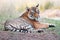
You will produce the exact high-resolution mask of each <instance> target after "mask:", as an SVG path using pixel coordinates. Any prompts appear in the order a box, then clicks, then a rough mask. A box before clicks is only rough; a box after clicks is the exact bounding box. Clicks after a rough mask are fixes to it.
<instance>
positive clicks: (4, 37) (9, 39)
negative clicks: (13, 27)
mask: <svg viewBox="0 0 60 40" xmlns="http://www.w3.org/2000/svg"><path fill="white" fill-rule="evenodd" d="M0 40H59V36H58V35H57V34H55V33H51V32H50V33H49V32H46V33H20V32H6V31H0Z"/></svg>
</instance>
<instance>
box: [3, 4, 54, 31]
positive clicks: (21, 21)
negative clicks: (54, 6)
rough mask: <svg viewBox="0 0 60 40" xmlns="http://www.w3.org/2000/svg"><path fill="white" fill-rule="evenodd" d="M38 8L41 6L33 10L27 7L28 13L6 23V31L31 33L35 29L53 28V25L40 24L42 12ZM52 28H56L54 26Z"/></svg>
mask: <svg viewBox="0 0 60 40" xmlns="http://www.w3.org/2000/svg"><path fill="white" fill-rule="evenodd" d="M38 6H39V4H38V5H36V6H34V7H31V8H28V7H27V8H26V11H25V12H24V13H23V14H22V15H21V16H20V17H18V18H15V19H10V20H6V22H5V23H4V29H5V31H8V30H9V31H14V32H16V31H18V32H28V31H29V32H31V31H32V30H35V29H40V28H48V27H51V26H52V25H47V24H41V23H39V20H38V19H39V18H40V16H39V14H40V11H39V9H38ZM52 27H54V25H53V26H52Z"/></svg>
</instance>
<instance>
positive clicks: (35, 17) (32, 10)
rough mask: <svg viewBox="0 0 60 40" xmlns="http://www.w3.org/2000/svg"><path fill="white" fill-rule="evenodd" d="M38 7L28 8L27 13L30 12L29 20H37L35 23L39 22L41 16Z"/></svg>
mask: <svg viewBox="0 0 60 40" xmlns="http://www.w3.org/2000/svg"><path fill="white" fill-rule="evenodd" d="M38 6H39V4H38V5H36V6H35V7H31V8H28V7H27V11H28V18H29V19H31V20H35V21H38V19H39V17H40V16H39V14H40V11H39V9H38Z"/></svg>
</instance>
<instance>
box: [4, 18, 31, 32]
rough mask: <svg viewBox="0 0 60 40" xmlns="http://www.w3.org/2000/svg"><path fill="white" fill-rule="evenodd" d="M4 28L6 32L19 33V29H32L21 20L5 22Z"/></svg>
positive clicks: (26, 22)
mask: <svg viewBox="0 0 60 40" xmlns="http://www.w3.org/2000/svg"><path fill="white" fill-rule="evenodd" d="M4 27H5V30H6V31H8V30H10V31H21V29H30V28H31V29H32V25H31V24H30V23H28V21H26V20H25V19H23V18H16V19H11V20H6V22H5V24H4Z"/></svg>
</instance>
